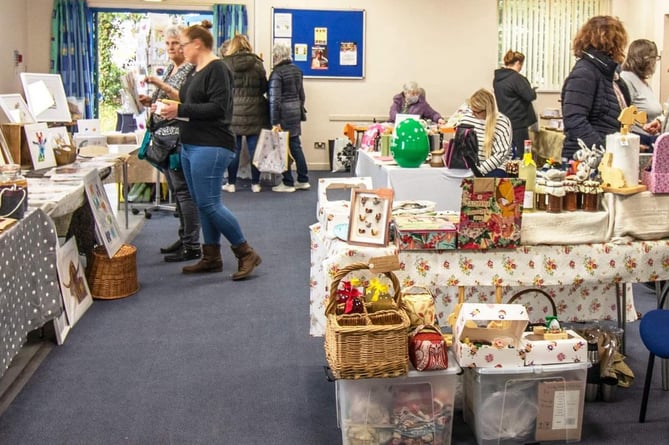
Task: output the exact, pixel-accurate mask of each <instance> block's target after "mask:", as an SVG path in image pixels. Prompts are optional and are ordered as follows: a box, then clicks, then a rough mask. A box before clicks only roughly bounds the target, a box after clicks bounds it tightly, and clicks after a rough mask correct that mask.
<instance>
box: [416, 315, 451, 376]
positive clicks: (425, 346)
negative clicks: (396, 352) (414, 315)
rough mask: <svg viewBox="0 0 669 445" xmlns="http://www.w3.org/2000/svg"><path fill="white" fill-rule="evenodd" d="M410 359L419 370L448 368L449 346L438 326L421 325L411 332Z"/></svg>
mask: <svg viewBox="0 0 669 445" xmlns="http://www.w3.org/2000/svg"><path fill="white" fill-rule="evenodd" d="M409 360H411V364H412V365H413V367H414V368H416V370H418V371H428V370H430V371H434V370H438V369H447V368H448V348H447V346H446V342H445V341H444V337H443V336H442V334H441V331H440V330H439V328H438V327H436V326H433V325H421V326H418V327H417V328H416V329H414V330H413V332H412V333H411V334H409Z"/></svg>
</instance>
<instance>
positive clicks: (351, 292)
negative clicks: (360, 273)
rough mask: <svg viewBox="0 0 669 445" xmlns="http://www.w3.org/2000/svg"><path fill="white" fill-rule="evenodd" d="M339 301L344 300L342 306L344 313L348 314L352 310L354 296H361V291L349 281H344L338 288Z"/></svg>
mask: <svg viewBox="0 0 669 445" xmlns="http://www.w3.org/2000/svg"><path fill="white" fill-rule="evenodd" d="M339 297H340V301H341V300H344V301H345V302H346V305H345V306H344V313H345V314H350V313H351V311H352V310H353V303H354V302H355V299H356V298H360V297H362V292H360V290H359V289H358V288H357V287H353V286H351V283H350V282H348V281H344V288H343V289H340V290H339Z"/></svg>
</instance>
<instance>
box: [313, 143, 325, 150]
mask: <svg viewBox="0 0 669 445" xmlns="http://www.w3.org/2000/svg"><path fill="white" fill-rule="evenodd" d="M314 149H315V150H325V142H314Z"/></svg>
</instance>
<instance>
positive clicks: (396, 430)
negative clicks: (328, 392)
mask: <svg viewBox="0 0 669 445" xmlns="http://www.w3.org/2000/svg"><path fill="white" fill-rule="evenodd" d="M449 363H450V366H449V368H448V369H446V370H443V371H424V372H418V371H413V370H411V371H409V373H408V374H407V375H406V376H402V377H395V378H387V379H361V380H337V381H336V391H337V420H338V422H339V427H340V428H341V432H342V443H343V444H344V445H385V444H387V443H393V442H391V440H392V439H393V438H396V439H400V440H402V441H401V442H399V443H412V444H416V445H422V444H425V445H428V444H429V445H449V444H450V443H451V429H452V426H453V403H454V401H455V391H456V383H457V379H458V372H459V371H460V368H459V367H458V366H457V365H456V363H455V361H454V360H453V357H452V356H449ZM408 440H412V441H411V442H407V441H408Z"/></svg>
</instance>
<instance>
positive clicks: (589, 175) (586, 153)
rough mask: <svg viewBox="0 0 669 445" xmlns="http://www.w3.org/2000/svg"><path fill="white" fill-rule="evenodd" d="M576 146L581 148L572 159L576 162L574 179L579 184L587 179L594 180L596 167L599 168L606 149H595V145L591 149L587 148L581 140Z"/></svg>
mask: <svg viewBox="0 0 669 445" xmlns="http://www.w3.org/2000/svg"><path fill="white" fill-rule="evenodd" d="M578 146H579V147H581V149H580V150H578V151H577V152H576V153H574V159H576V160H577V161H578V167H576V178H577V179H578V180H579V182H582V181H585V180H587V179H594V177H595V176H596V174H597V167H598V166H599V163H600V162H601V160H602V156H604V152H605V151H606V149H605V148H604V147H601V146H600V147H597V146H596V145H593V146H592V148H588V146H587V145H585V143H584V142H583V141H582V140H581V139H579V140H578Z"/></svg>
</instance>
